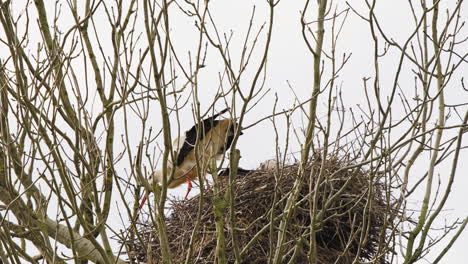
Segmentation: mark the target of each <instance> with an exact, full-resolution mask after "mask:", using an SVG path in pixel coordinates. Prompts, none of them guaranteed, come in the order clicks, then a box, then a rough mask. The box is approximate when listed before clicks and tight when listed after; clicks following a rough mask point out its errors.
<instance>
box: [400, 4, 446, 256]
mask: <svg viewBox="0 0 468 264" xmlns="http://www.w3.org/2000/svg"><path fill="white" fill-rule="evenodd" d="M438 6H439V3H438V2H437V3H435V5H434V11H433V17H432V42H433V47H434V54H435V55H436V56H437V58H436V63H437V92H439V93H440V94H439V98H438V99H439V109H438V110H439V116H438V123H437V126H438V129H437V131H436V138H435V142H434V145H433V153H432V157H431V161H430V163H429V172H428V177H427V184H426V192H425V195H424V199H423V204H422V207H421V213H420V216H419V220H418V223H417V225H416V227H415V228H414V229H413V230H412V231H411V232H410V235H409V238H408V245H407V248H406V254H405V262H404V263H405V264H409V263H413V262H415V261H417V259H418V258H419V256H420V255H421V253H422V246H421V244H423V243H424V242H425V237H421V241H420V246H419V247H418V248H417V249H416V250H415V251H414V252H413V245H414V243H415V241H416V237H417V236H418V234H419V232H420V231H421V230H422V229H423V227H424V224H425V222H426V217H427V215H428V213H429V212H428V208H429V200H430V198H431V193H432V180H433V177H434V171H435V162H436V161H437V157H438V152H439V147H440V142H441V139H442V134H443V129H442V128H443V127H444V125H445V105H444V103H445V100H444V92H443V89H444V87H443V85H444V84H443V82H444V80H443V79H444V78H443V77H442V63H441V61H440V48H439V43H438V42H437V40H438V36H437V22H438V15H439V8H438Z"/></svg>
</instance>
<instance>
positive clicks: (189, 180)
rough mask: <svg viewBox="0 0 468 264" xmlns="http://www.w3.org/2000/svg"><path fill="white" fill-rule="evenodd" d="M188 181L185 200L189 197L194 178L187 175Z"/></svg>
mask: <svg viewBox="0 0 468 264" xmlns="http://www.w3.org/2000/svg"><path fill="white" fill-rule="evenodd" d="M187 183H188V186H187V193H186V194H185V198H184V199H185V200H187V197H188V195H189V193H190V190H192V187H193V185H192V179H190V177H188V176H187Z"/></svg>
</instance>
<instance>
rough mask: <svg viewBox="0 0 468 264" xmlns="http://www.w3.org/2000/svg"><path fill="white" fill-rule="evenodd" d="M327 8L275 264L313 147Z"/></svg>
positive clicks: (321, 6)
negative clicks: (296, 169)
mask: <svg viewBox="0 0 468 264" xmlns="http://www.w3.org/2000/svg"><path fill="white" fill-rule="evenodd" d="M308 5H309V1H307V2H306V4H305V6H304V11H305V10H307V8H308ZM326 6H327V0H322V1H319V9H318V38H317V46H316V47H315V51H314V52H313V57H314V85H313V90H312V101H311V102H310V106H309V122H308V125H307V131H306V138H305V145H304V147H303V149H302V154H301V163H300V168H299V175H298V176H299V177H298V178H297V179H296V181H295V182H294V185H293V189H292V193H291V196H290V197H289V198H288V200H287V203H286V206H285V208H284V211H285V212H286V214H284V216H283V218H282V219H281V223H280V225H279V231H278V240H277V243H276V251H275V257H274V259H273V263H274V264H280V263H282V259H283V254H282V248H283V242H284V239H285V236H286V229H287V226H288V224H289V218H290V217H291V215H292V213H293V211H294V204H295V202H296V200H297V197H298V195H299V192H300V187H301V185H302V178H303V176H304V171H305V166H307V161H308V160H309V152H310V148H311V146H312V139H313V134H314V129H315V121H316V111H317V99H318V96H319V92H320V83H321V77H320V66H321V63H320V60H321V56H322V45H323V39H324V32H325V30H324V18H325V10H326ZM304 15H305V12H303V16H304ZM302 25H303V30H305V22H304V17H302ZM306 42H307V40H306Z"/></svg>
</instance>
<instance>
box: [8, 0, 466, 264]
mask: <svg viewBox="0 0 468 264" xmlns="http://www.w3.org/2000/svg"><path fill="white" fill-rule="evenodd" d="M313 2H315V1H313ZM450 2H452V1H442V2H441V4H442V7H444V6H446V5H447V3H450ZM59 3H62V4H63V5H64V6H63V8H62V9H63V10H64V11H63V13H64V14H67V11H66V9H67V5H66V2H65V1H59ZM336 3H337V4H338V10H339V11H340V10H343V9H344V8H345V7H346V5H345V1H340V0H339V1H336ZM363 3H364V2H363V1H361V0H360V1H353V3H352V5H353V7H354V8H356V9H357V10H363V8H364V4H363ZM253 4H254V5H256V19H255V20H254V28H253V31H254V32H255V31H256V30H258V28H259V27H260V26H261V24H262V23H263V22H264V21H266V19H267V8H266V4H265V1H263V0H255V1H245V0H239V1H222V0H212V1H211V7H212V14H213V17H214V19H215V21H216V22H217V24H218V26H219V29H220V30H221V31H222V32H225V33H228V34H229V32H230V30H232V31H233V32H234V35H233V41H232V43H231V47H232V50H231V55H232V58H233V59H234V62H235V63H236V58H237V57H236V54H240V52H241V43H242V41H243V37H244V35H245V32H246V29H247V27H248V23H249V22H248V19H249V17H250V15H251V11H252V5H253ZM49 8H50V10H52V9H53V6H49ZM302 8H303V1H297V0H296V1H287V0H283V1H282V2H281V3H280V4H279V5H278V7H277V10H276V17H275V27H274V31H273V40H272V45H271V50H270V56H269V60H268V75H267V81H266V86H265V87H266V89H271V92H270V93H269V94H268V95H267V96H266V97H265V98H264V99H263V100H262V101H261V102H260V103H259V104H258V106H257V107H256V108H255V109H254V110H253V111H252V112H251V114H250V115H249V116H247V120H246V122H245V124H247V125H248V124H250V123H252V122H254V121H256V120H258V119H259V118H261V117H264V116H266V115H268V114H270V113H271V111H272V107H273V100H274V94H275V93H277V94H278V98H279V102H278V109H279V110H281V109H286V108H289V107H290V106H291V104H292V103H293V102H294V97H293V95H292V93H291V90H290V89H289V88H288V84H287V82H288V81H289V82H290V83H291V85H292V87H293V88H294V91H295V93H296V94H297V96H298V97H299V98H307V97H309V96H310V92H311V87H312V56H311V54H309V53H308V51H307V49H306V46H305V44H304V42H303V39H302V35H301V27H300V10H301V9H302ZM441 10H443V8H441ZM14 11H16V12H18V13H19V12H20V8H18V9H17V10H14ZM30 12H31V15H32V16H35V11H34V9H33V8H32V9H31V11H30ZM174 12H175V13H177V11H175V10H174ZM313 12H315V9H313ZM442 13H444V12H443V11H442V12H441V14H442ZM377 15H378V17H379V18H380V22H381V24H382V25H383V28H384V30H385V31H386V32H388V33H389V35H390V36H391V37H392V38H393V39H395V40H397V41H403V40H404V39H406V37H407V36H408V35H409V34H410V33H411V32H410V30H411V29H412V27H413V26H414V21H413V20H412V18H411V16H410V9H409V6H408V2H407V1H403V0H394V1H379V3H378V5H377ZM462 17H468V11H467V9H466V8H465V9H463V11H462ZM141 19H142V18H141ZM31 22H32V24H34V26H36V24H35V21H33V20H32V21H31ZM95 22H96V23H98V24H99V25H100V24H101V23H102V24H103V25H106V24H107V18H106V17H105V15H104V13H103V12H102V11H101V12H98V13H97V15H96V17H95ZM72 23H73V20H71V18H70V17H67V16H66V15H64V16H62V18H61V20H60V23H59V28H60V29H61V30H62V31H66V30H67V29H68V28H69V27H70V25H71V24H72ZM140 23H141V21H140ZM140 25H141V24H140ZM171 25H172V26H171V29H172V31H171V37H172V38H173V40H174V46H175V49H176V50H179V51H180V52H181V53H180V54H182V58H184V56H185V59H184V61H185V63H187V62H188V60H187V59H186V58H187V56H188V55H187V52H188V51H189V50H192V52H193V49H194V48H195V47H196V40H197V32H196V31H195V30H194V23H193V20H192V19H187V18H186V17H183V16H180V14H179V15H177V16H176V18H174V19H173V20H172V21H171ZM137 29H138V30H140V31H144V29H143V28H142V27H138V28H137ZM98 30H100V31H101V32H100V34H103V36H109V35H110V33H109V32H108V30H109V29H108V27H102V28H98ZM466 33H467V31H466V30H463V31H462V33H461V36H462V37H461V38H463V37H466V36H467V34H466ZM30 34H31V35H30V37H29V38H30V43H29V44H30V47H31V49H34V47H36V44H37V42H39V41H40V36H39V35H38V32H37V31H31V32H30ZM2 37H3V35H2ZM261 40H263V39H261ZM259 43H260V44H259V45H260V48H261V47H263V41H260V42H259ZM102 44H103V47H104V48H105V47H106V46H108V45H110V39H108V38H103V39H102ZM372 45H373V44H372V42H371V37H370V33H369V26H368V25H367V24H366V23H364V22H363V21H362V20H361V19H360V18H358V17H357V16H356V15H354V14H353V13H352V12H350V13H349V17H348V20H347V22H346V24H345V26H344V28H343V32H342V36H341V39H340V41H339V45H338V51H337V54H340V53H343V52H346V53H352V57H351V60H350V61H349V63H348V64H347V66H346V67H345V69H344V70H343V73H342V74H341V75H340V79H339V83H338V85H342V91H343V98H344V100H345V104H346V106H348V107H355V106H356V105H357V104H364V103H365V98H364V90H363V82H362V78H363V77H372V76H373V65H372V63H373V62H372V61H373V58H372V55H373V50H372V47H373V46H372ZM324 47H325V49H326V50H327V51H329V48H330V42H329V40H328V39H327V41H326V43H325V44H324ZM465 47H466V49H465V50H468V45H465ZM4 48H5V46H3V45H2V46H0V49H4ZM462 51H463V50H462ZM0 52H1V53H0V54H2V53H3V51H2V50H0ZM390 53H391V54H394V55H396V56H398V53H396V52H394V50H390ZM109 55H111V53H109ZM1 56H3V55H1ZM1 56H0V57H1ZM256 56H258V53H257V54H256ZM207 58H208V59H207V67H206V68H205V69H204V70H203V71H202V73H201V74H200V87H202V88H200V89H204V90H203V91H202V92H201V93H200V94H201V95H200V96H201V98H200V100H201V102H202V108H203V102H209V101H210V100H211V98H212V97H213V95H214V94H215V92H216V89H217V87H218V86H219V81H218V71H220V70H222V69H221V68H220V67H219V64H217V63H218V62H219V57H218V56H217V54H216V52H215V51H214V50H209V52H208V57H207ZM237 63H238V61H237ZM409 66H410V65H407V67H406V68H405V69H404V72H403V73H402V76H401V81H400V86H401V89H402V90H403V91H404V92H405V93H406V94H407V95H408V96H410V95H412V94H413V86H414V85H413V84H414V83H413V78H414V76H413V74H412V72H411V71H410V69H411V68H410V67H409ZM462 67H463V69H461V70H459V73H461V74H463V75H466V73H467V72H468V66H467V65H466V64H465V65H463V66H462ZM395 70H396V64H395V57H392V58H391V59H387V60H384V61H383V62H382V65H381V73H382V75H381V78H382V80H381V84H382V85H383V89H389V88H391V84H392V82H393V78H394V75H395ZM461 74H460V75H458V76H455V77H454V81H452V84H453V85H449V88H448V90H447V91H446V96H447V98H446V100H447V103H460V102H466V101H467V100H466V99H467V98H468V95H467V94H466V92H465V93H463V92H462V90H461V89H460V87H459V85H458V80H459V79H460V77H461ZM249 78H251V73H250V74H247V77H246V80H243V82H241V87H242V85H243V84H248V83H249V82H248V80H249ZM89 79H90V81H89V82H90V83H91V84H92V81H93V79H92V78H89ZM182 83H183V82H182V81H181V82H179V84H182ZM245 89H247V87H246V88H245ZM319 103H321V105H322V106H323V105H324V104H325V102H319ZM222 108H223V106H222V105H219V106H218V107H217V109H218V110H220V109H222ZM465 109H466V108H465ZM98 110H99V106H98V105H97V106H95V108H94V113H98V112H99V111H98ZM154 110H155V111H157V108H156V106H155V108H154ZM202 110H203V111H204V110H206V108H203V109H202ZM184 112H185V114H187V115H186V116H182V118H181V122H182V123H181V129H182V130H186V129H188V128H190V127H191V126H192V125H193V124H192V117H191V115H189V114H188V113H190V109H189V108H187V109H185V110H184V111H183V113H184ZM396 112H398V109H396ZM321 114H322V115H323V112H321V113H319V115H318V116H319V117H320V115H321ZM153 118H154V120H153V122H152V123H151V125H153V126H154V127H155V128H157V129H159V128H160V123H159V118H158V113H157V112H155V113H154V114H153ZM279 121H280V122H283V121H284V120H282V119H280V120H279ZM294 125H295V126H296V128H297V129H299V128H300V126H301V119H300V118H299V117H298V116H297V115H296V116H295V119H294ZM134 132H135V133H136V134H138V135H139V134H140V133H139V131H138V127H135V131H134ZM116 134H117V135H119V133H116ZM280 135H282V136H284V131H280ZM173 137H175V135H174V133H173ZM134 140H135V142H132V143H134V145H136V144H137V140H138V138H134ZM274 140H275V138H274V133H272V124H271V122H269V121H265V122H263V123H261V124H260V125H258V126H256V127H254V128H252V129H249V130H246V131H244V135H243V136H242V137H241V139H240V141H239V144H238V148H239V149H240V150H241V154H242V159H241V162H240V163H241V164H240V165H241V167H244V168H255V167H257V166H258V165H259V163H260V162H262V161H264V160H266V159H271V158H273V157H274V151H275V149H274ZM465 142H467V141H466V140H465ZM281 144H282V145H284V142H283V143H281ZM290 150H292V151H297V150H299V144H298V143H297V142H296V140H295V139H293V140H292V142H291V146H290ZM134 151H135V150H134ZM466 156H467V152H466V151H465V152H464V155H462V156H461V159H463V157H465V159H466ZM420 166H424V162H421V164H420ZM421 168H423V167H421ZM448 168H449V167H447V166H445V167H441V170H439V171H438V173H440V177H441V178H442V186H444V182H443V179H444V177H446V176H447V171H443V169H448ZM466 171H468V166H467V165H466V162H465V163H464V162H461V164H460V167H459V168H458V175H457V176H458V177H457V178H456V180H455V181H456V184H455V185H454V187H453V192H452V195H451V197H450V198H449V201H448V204H447V206H446V209H449V210H448V211H445V212H444V213H443V215H444V216H446V217H447V218H448V219H450V220H453V219H455V218H457V217H460V218H464V217H466V216H467V215H468V207H467V206H466V191H465V190H464V188H466V186H468V177H467V175H466ZM121 175H125V174H124V173H123V172H122V173H121ZM415 176H417V175H415ZM185 190H186V186H185V185H183V186H182V187H180V188H178V189H176V190H174V191H171V194H173V195H180V196H182V195H183V194H184V193H185ZM195 193H196V192H193V194H195ZM420 197H422V196H420ZM420 200H422V198H421V199H414V200H412V201H410V203H414V204H415V205H419V202H420ZM114 213H116V212H114ZM115 219H118V218H115ZM442 221H443V219H442ZM441 223H443V222H441ZM115 224H116V225H120V221H116V223H115ZM111 225H112V223H111ZM467 244H468V233H467V232H465V233H464V234H463V235H462V236H461V238H460V239H459V241H458V242H457V244H456V245H455V246H454V247H453V248H452V249H451V250H450V251H449V253H448V254H447V256H446V258H445V261H444V262H443V263H463V260H466V259H467V258H468V252H467V251H466V249H465V248H466V245H467ZM434 250H435V251H437V248H435V249H434ZM428 263H430V261H428Z"/></svg>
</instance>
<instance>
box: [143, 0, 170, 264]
mask: <svg viewBox="0 0 468 264" xmlns="http://www.w3.org/2000/svg"><path fill="white" fill-rule="evenodd" d="M143 7H144V12H143V13H144V17H145V23H144V24H145V30H146V36H147V39H148V42H149V44H150V47H151V48H150V56H151V64H152V66H153V68H154V69H153V75H154V79H155V83H156V88H157V89H156V92H157V94H158V98H159V105H160V110H161V116H162V122H163V135H164V153H163V164H162V168H163V175H167V165H168V158H169V153H170V152H172V151H171V149H172V145H171V126H170V122H169V114H168V112H167V109H168V108H167V104H166V99H167V98H166V97H165V94H164V92H163V87H162V85H161V81H162V80H161V77H162V76H161V75H160V73H159V72H157V70H158V69H159V67H158V64H157V59H156V54H155V50H154V43H155V42H154V41H155V40H154V36H153V32H152V31H151V29H150V19H151V17H150V10H149V9H150V3H149V1H148V0H146V1H144V3H143ZM161 12H163V17H164V24H165V28H166V32H167V34H168V32H169V31H170V29H169V25H168V23H169V22H168V15H169V14H168V12H169V11H168V6H167V2H166V1H164V3H163V7H162V10H161ZM151 21H152V20H151ZM154 30H155V31H156V30H157V28H155V29H154ZM168 41H169V36H167V35H166V40H165V47H166V48H167V42H168ZM165 51H167V49H165ZM162 55H163V58H162V61H163V62H162V63H161V64H162V65H160V67H161V73H163V72H164V63H165V59H166V58H167V57H166V54H162ZM171 171H172V172H174V171H175V170H171ZM166 196H167V177H163V181H162V191H161V194H160V195H155V200H156V205H157V210H156V226H157V229H158V234H159V241H160V242H161V256H162V261H163V263H168V264H170V263H172V256H171V252H170V249H169V240H168V237H167V228H166V224H165V220H164V204H165V201H166Z"/></svg>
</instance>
